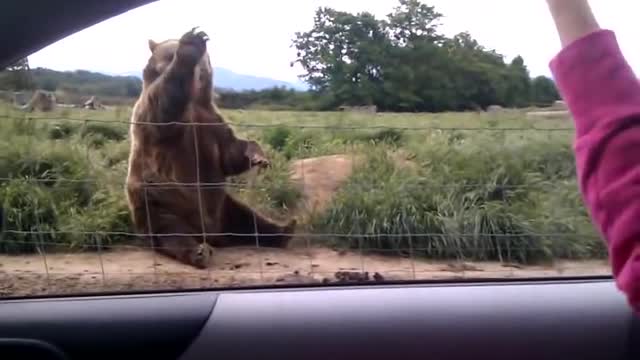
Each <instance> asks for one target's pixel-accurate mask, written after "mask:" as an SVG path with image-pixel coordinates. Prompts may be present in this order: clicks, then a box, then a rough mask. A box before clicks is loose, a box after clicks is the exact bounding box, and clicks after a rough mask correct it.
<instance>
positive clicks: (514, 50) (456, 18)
mask: <svg viewBox="0 0 640 360" xmlns="http://www.w3.org/2000/svg"><path fill="white" fill-rule="evenodd" d="M423 2H425V3H428V4H430V5H434V6H435V7H436V9H437V10H438V11H439V12H441V13H443V14H444V15H445V18H444V20H443V26H442V28H441V31H443V32H444V33H445V34H447V35H452V34H455V33H458V32H461V31H469V32H470V33H471V34H472V35H473V36H474V37H475V38H476V39H477V40H478V41H480V43H481V44H483V45H485V46H486V47H488V48H493V49H496V50H497V51H498V52H500V53H502V54H504V55H506V56H507V58H508V59H509V60H510V59H511V58H513V57H514V56H516V55H522V56H523V57H524V59H525V62H526V64H527V65H528V66H529V69H530V71H531V73H532V75H540V74H545V75H548V74H549V71H548V62H549V60H550V58H551V57H552V56H553V55H554V54H555V53H556V52H557V51H558V50H559V42H558V39H557V35H556V33H555V28H554V27H553V24H552V22H551V19H550V17H549V15H548V12H547V8H546V3H545V1H544V0H424V1H423ZM396 3H397V0H270V1H264V0H214V1H212V0H160V1H158V2H156V3H152V4H150V5H146V6H143V7H140V8H138V9H135V10H132V11H130V12H128V13H125V14H122V15H120V16H117V17H114V18H111V19H109V20H107V21H104V22H102V23H100V24H97V25H95V26H93V27H91V28H87V29H85V30H83V31H81V32H78V33H76V34H74V35H72V36H69V37H67V38H66V39H63V40H61V41H59V42H57V43H55V44H52V45H50V46H48V47H46V48H44V49H42V50H41V51H39V52H37V53H35V54H33V55H32V56H30V58H29V60H30V63H31V66H32V67H39V66H41V67H48V68H52V69H56V70H76V69H88V70H94V71H102V72H109V73H125V72H130V71H136V70H141V69H142V68H143V66H144V64H145V63H146V61H147V58H148V55H149V53H148V48H147V39H149V38H152V39H155V40H158V41H159V40H164V39H167V38H176V37H179V36H180V35H181V34H182V33H184V32H185V31H187V30H189V29H190V28H191V27H193V26H200V27H201V28H202V30H204V31H206V32H207V33H208V34H209V35H210V37H211V39H212V40H211V42H210V45H209V51H210V54H211V56H212V61H213V62H214V64H215V65H216V66H220V67H225V68H228V69H231V70H233V71H235V72H239V73H243V74H251V75H258V76H266V77H271V78H275V79H280V80H286V81H295V80H296V78H297V75H298V74H300V73H301V69H300V68H298V67H294V68H291V67H290V66H289V63H290V62H291V61H292V60H294V58H295V51H294V50H293V49H292V48H291V47H290V46H291V40H292V38H293V36H294V33H295V32H296V31H305V30H308V29H310V28H311V26H312V24H313V14H314V11H315V9H316V8H317V7H318V6H329V7H333V8H335V9H338V10H344V11H350V12H358V11H364V10H366V11H369V12H371V13H373V14H375V15H376V16H377V17H379V18H382V17H384V16H385V15H386V14H388V13H389V12H391V10H392V9H393V7H394V6H395V5H396ZM591 4H592V7H593V8H594V10H595V12H596V16H597V17H598V20H599V21H600V23H601V25H602V26H603V27H607V28H610V29H612V30H615V31H616V33H617V35H618V39H619V41H620V43H621V47H622V49H623V51H624V53H625V55H626V56H627V59H628V60H629V62H630V63H631V64H632V66H633V67H634V68H635V69H636V71H638V70H640V46H638V39H637V35H638V34H639V33H640V24H638V23H637V20H636V19H637V16H638V14H640V1H637V0H592V1H591Z"/></svg>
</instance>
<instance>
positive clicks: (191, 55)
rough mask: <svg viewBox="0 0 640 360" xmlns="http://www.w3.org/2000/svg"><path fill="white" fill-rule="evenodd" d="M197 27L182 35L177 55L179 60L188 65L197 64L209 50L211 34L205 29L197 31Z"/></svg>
mask: <svg viewBox="0 0 640 360" xmlns="http://www.w3.org/2000/svg"><path fill="white" fill-rule="evenodd" d="M197 29H198V28H197V27H195V28H193V29H191V31H189V32H187V33H186V34H184V35H182V38H180V45H179V46H178V51H177V54H176V57H177V59H178V61H180V62H181V63H182V64H184V65H187V66H195V65H196V64H197V63H198V62H199V61H200V59H202V56H203V55H204V53H205V52H206V51H207V41H209V36H208V35H207V34H206V33H205V32H204V31H198V32H196V30H197Z"/></svg>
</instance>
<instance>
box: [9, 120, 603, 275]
mask: <svg viewBox="0 0 640 360" xmlns="http://www.w3.org/2000/svg"><path fill="white" fill-rule="evenodd" d="M63 111H64V113H63V112H58V113H55V114H53V115H52V114H46V115H45V114H30V115H28V116H29V117H34V118H40V117H46V118H49V119H53V120H33V119H30V118H29V117H27V116H26V115H25V114H23V113H17V112H15V111H12V110H9V109H7V108H0V115H2V114H5V116H4V117H3V118H2V119H0V204H2V206H3V209H4V215H5V216H4V217H5V218H4V224H3V227H4V230H5V231H4V233H3V234H2V238H0V251H2V252H9V253H24V252H35V251H38V250H39V249H40V248H44V247H46V248H48V249H50V250H51V249H52V250H61V251H62V250H63V251H70V250H90V249H95V246H96V245H97V244H100V245H102V246H106V247H108V246H109V245H110V244H118V243H130V242H131V241H132V239H130V238H128V237H127V236H124V235H121V233H127V232H130V231H131V226H130V221H129V214H128V211H127V206H126V202H125V199H124V179H125V174H126V161H127V156H128V150H129V144H128V139H127V127H126V124H122V123H121V122H113V123H104V122H100V123H98V122H85V121H69V120H65V119H64V118H73V119H79V120H83V119H87V118H90V119H100V120H103V121H104V120H109V119H110V120H117V121H122V120H126V119H127V117H128V110H125V109H122V108H119V109H118V110H117V111H114V112H108V111H103V112H100V111H99V112H87V111H83V110H69V109H65V110H63ZM227 115H228V118H229V120H230V121H232V122H233V125H234V128H235V129H236V131H237V132H238V133H239V135H240V136H242V137H249V138H252V139H255V140H257V141H259V142H260V143H261V144H262V145H263V147H264V148H265V150H266V151H267V153H268V156H269V157H270V158H271V160H272V163H273V166H272V168H271V169H268V170H265V171H262V172H260V173H259V174H257V175H256V174H249V175H246V176H243V177H238V178H235V179H230V180H231V181H232V182H233V183H234V185H235V186H232V187H231V188H230V190H229V191H231V192H232V193H234V194H235V195H237V196H239V197H241V198H242V199H244V200H245V201H247V202H249V203H250V204H252V205H253V206H255V207H257V208H259V209H260V210H262V211H265V212H267V213H269V214H270V215H272V216H275V217H285V216H291V215H294V214H295V211H296V208H297V205H298V204H299V203H300V200H301V198H302V193H301V190H300V189H299V188H298V187H296V185H295V184H293V183H292V182H291V181H290V180H289V176H290V174H289V170H290V169H289V166H290V164H291V163H292V162H293V161H295V160H297V159H302V158H307V157H314V156H321V155H329V154H340V153H345V152H348V153H354V154H359V155H361V157H362V158H363V159H365V161H362V162H360V163H358V164H357V166H356V167H355V169H354V173H353V174H352V176H351V177H350V178H349V180H348V181H347V183H346V184H344V186H343V187H342V188H341V189H340V191H339V192H338V193H337V194H335V197H334V199H333V201H332V203H331V204H330V206H329V208H328V210H326V211H324V212H321V213H316V214H313V216H311V217H310V220H309V221H308V222H307V223H303V224H301V226H302V231H303V232H307V231H308V232H312V233H316V234H332V235H333V236H327V237H325V238H326V240H327V243H328V244H330V245H331V246H335V247H347V248H360V249H363V250H364V251H372V252H382V253H385V254H397V255H401V256H409V255H411V256H422V257H428V258H434V259H449V258H462V259H469V260H500V261H509V262H523V263H533V262H539V261H546V260H549V259H552V258H557V257H560V258H570V259H585V258H600V257H604V256H606V251H605V248H604V247H603V243H602V241H601V240H600V239H599V238H598V236H597V233H596V232H595V230H594V228H593V226H592V225H591V223H590V221H589V218H588V215H587V213H586V211H585V209H584V206H583V204H582V201H581V199H580V196H579V194H578V190H577V187H576V183H575V167H574V164H573V155H572V151H571V146H570V140H571V132H572V131H571V130H570V129H568V130H566V131H552V130H555V129H554V128H561V127H568V126H569V122H563V121H562V120H554V121H553V122H545V123H544V124H541V123H534V122H532V121H530V120H527V119H526V117H525V116H523V114H521V113H518V112H505V113H503V114H474V113H462V114H433V115H425V114H408V115H399V114H385V115H363V114H345V113H311V112H305V113H296V112H269V111H229V112H227ZM255 123H259V124H261V125H273V127H250V126H249V127H246V126H244V125H247V124H255ZM305 125H314V126H316V127H314V128H307V127H305ZM318 125H321V126H320V128H318V127H317V126H318ZM372 126H374V127H375V128H371V127H372ZM541 126H543V127H546V128H548V129H551V130H546V131H540V130H535V127H541ZM354 127H358V128H359V129H351V128H354ZM367 127H369V128H367ZM383 127H386V128H383ZM415 127H425V129H424V130H408V128H415ZM428 128H440V130H435V129H428ZM481 128H484V129H486V130H485V131H482V130H478V129H481ZM513 128H522V129H523V130H521V131H513V130H504V131H502V130H500V129H513ZM398 151H402V153H403V154H405V155H407V156H406V158H408V159H410V160H408V161H404V162H399V161H398V159H397V158H396V157H394V156H393V154H394V153H396V152H398ZM109 233H111V234H109ZM114 233H118V234H114ZM52 244H55V246H53V245H52Z"/></svg>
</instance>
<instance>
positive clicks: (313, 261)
mask: <svg viewBox="0 0 640 360" xmlns="http://www.w3.org/2000/svg"><path fill="white" fill-rule="evenodd" d="M391 155H392V156H402V154H391ZM354 161H357V159H356V158H354V157H350V156H345V155H333V156H325V157H321V158H315V159H306V160H303V161H298V162H295V163H293V164H292V167H291V178H292V181H294V182H296V183H297V184H299V185H300V186H301V189H302V191H303V194H304V206H303V207H300V209H298V211H299V212H300V213H299V214H298V215H299V216H304V215H305V214H308V212H310V211H322V210H323V209H324V208H326V206H327V204H328V203H329V202H330V201H331V199H332V197H333V194H335V192H336V191H337V190H338V188H339V187H340V185H341V184H342V183H343V182H344V181H345V180H346V179H347V178H348V177H349V176H350V175H351V172H352V169H353V166H354ZM399 163H401V164H403V165H411V164H410V163H408V162H406V163H402V161H399ZM296 243H298V245H297V246H295V245H294V246H292V248H290V249H283V250H274V249H256V248H231V249H218V250H216V253H215V255H214V258H213V263H212V265H211V266H210V268H209V269H206V270H196V269H194V268H191V267H189V266H186V265H183V264H180V263H177V262H175V261H173V260H171V259H168V258H166V257H164V256H162V255H159V254H155V253H153V252H150V251H145V250H140V249H136V248H131V249H130V250H129V249H120V250H117V251H109V252H104V253H80V254H47V255H46V256H44V255H29V256H8V255H0V297H2V296H27V295H46V294H78V293H93V292H104V291H127V290H173V289H186V288H203V287H207V288H210V287H214V288H216V287H236V286H250V285H261V284H300V283H327V282H329V283H333V282H344V281H358V282H361V281H378V282H379V281H397V280H427V279H459V278H504V277H509V278H514V277H517V278H520V277H546V276H569V275H594V274H598V275H605V274H609V273H610V268H609V265H608V264H607V263H606V262H604V261H588V262H565V261H560V262H555V263H554V264H549V265H547V266H530V267H520V266H516V265H509V264H500V263H463V262H453V263H447V262H433V261H425V260H418V259H415V260H414V259H410V258H401V257H397V256H374V255H363V254H360V253H358V252H344V251H336V250H332V249H327V248H315V247H312V248H309V247H307V246H304V244H303V243H304V241H299V240H298V241H296Z"/></svg>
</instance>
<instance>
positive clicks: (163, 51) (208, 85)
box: [142, 39, 213, 95]
mask: <svg viewBox="0 0 640 360" xmlns="http://www.w3.org/2000/svg"><path fill="white" fill-rule="evenodd" d="M178 45H179V41H178V40H175V39H170V40H165V41H162V42H155V41H153V40H149V50H150V51H151V56H150V57H149V61H148V62H147V66H146V67H145V68H144V72H143V76H142V78H143V87H145V88H148V87H149V86H150V85H152V84H153V83H154V82H155V81H156V80H157V79H158V78H159V77H160V76H161V75H162V74H163V73H164V72H165V71H167V69H168V68H169V65H171V63H172V62H173V59H174V57H175V53H176V51H177V50H178ZM212 82H213V68H212V66H211V59H210V57H209V53H208V52H205V54H204V55H203V56H202V59H200V62H199V63H198V65H196V67H195V73H194V83H193V87H192V88H193V91H194V95H195V94H197V93H201V92H202V91H203V90H205V91H211V90H212Z"/></svg>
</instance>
